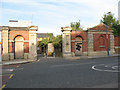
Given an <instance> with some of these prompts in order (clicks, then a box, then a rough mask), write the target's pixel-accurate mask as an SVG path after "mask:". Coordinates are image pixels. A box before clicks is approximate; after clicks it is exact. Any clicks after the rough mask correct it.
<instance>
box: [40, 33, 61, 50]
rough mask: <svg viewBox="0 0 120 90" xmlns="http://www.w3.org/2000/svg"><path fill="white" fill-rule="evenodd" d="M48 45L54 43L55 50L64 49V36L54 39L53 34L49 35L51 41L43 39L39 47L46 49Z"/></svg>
mask: <svg viewBox="0 0 120 90" xmlns="http://www.w3.org/2000/svg"><path fill="white" fill-rule="evenodd" d="M48 43H53V45H54V47H55V48H59V47H62V35H58V36H56V37H53V36H52V34H49V39H43V40H42V41H41V42H40V43H39V47H46V46H47V44H48Z"/></svg>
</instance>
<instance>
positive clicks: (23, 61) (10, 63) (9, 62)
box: [1, 59, 36, 65]
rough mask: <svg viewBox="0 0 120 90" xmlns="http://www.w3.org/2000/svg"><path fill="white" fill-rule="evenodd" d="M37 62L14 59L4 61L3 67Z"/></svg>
mask: <svg viewBox="0 0 120 90" xmlns="http://www.w3.org/2000/svg"><path fill="white" fill-rule="evenodd" d="M35 61H36V60H26V59H14V60H12V61H3V62H2V64H1V65H14V64H25V63H32V62H35Z"/></svg>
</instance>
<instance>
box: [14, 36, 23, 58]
mask: <svg viewBox="0 0 120 90" xmlns="http://www.w3.org/2000/svg"><path fill="white" fill-rule="evenodd" d="M23 57H24V38H23V37H22V36H17V37H16V38H15V59H22V58H23Z"/></svg>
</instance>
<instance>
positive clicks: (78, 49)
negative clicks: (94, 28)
mask: <svg viewBox="0 0 120 90" xmlns="http://www.w3.org/2000/svg"><path fill="white" fill-rule="evenodd" d="M82 49H83V38H82V37H81V36H76V38H75V55H82Z"/></svg>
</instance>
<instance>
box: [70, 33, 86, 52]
mask: <svg viewBox="0 0 120 90" xmlns="http://www.w3.org/2000/svg"><path fill="white" fill-rule="evenodd" d="M77 36H80V37H81V38H82V39H83V45H82V46H83V47H82V51H83V52H87V51H88V47H87V45H88V44H87V40H88V39H87V32H83V31H72V32H71V40H75V38H76V37H77ZM85 40H86V42H84V41H85ZM71 51H72V52H75V42H72V41H71Z"/></svg>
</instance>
